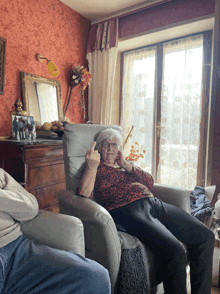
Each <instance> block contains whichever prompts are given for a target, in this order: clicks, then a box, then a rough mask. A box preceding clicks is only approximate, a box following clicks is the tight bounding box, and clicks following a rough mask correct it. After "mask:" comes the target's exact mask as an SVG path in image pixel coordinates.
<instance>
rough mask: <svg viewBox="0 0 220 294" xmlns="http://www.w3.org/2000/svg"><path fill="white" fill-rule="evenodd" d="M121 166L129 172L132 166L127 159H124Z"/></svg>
mask: <svg viewBox="0 0 220 294" xmlns="http://www.w3.org/2000/svg"><path fill="white" fill-rule="evenodd" d="M123 168H124V169H125V170H126V171H127V172H129V173H131V172H132V171H133V167H132V165H131V164H130V163H129V162H128V161H124V164H123Z"/></svg>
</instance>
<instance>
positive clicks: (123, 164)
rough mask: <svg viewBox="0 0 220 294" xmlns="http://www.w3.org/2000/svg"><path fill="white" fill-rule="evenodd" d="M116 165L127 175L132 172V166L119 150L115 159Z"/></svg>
mask: <svg viewBox="0 0 220 294" xmlns="http://www.w3.org/2000/svg"><path fill="white" fill-rule="evenodd" d="M116 163H117V165H118V166H120V167H122V168H124V169H125V170H126V171H128V172H129V173H130V172H132V165H131V164H130V163H129V162H127V161H126V160H125V158H124V154H123V152H122V151H121V150H118V156H117V158H116Z"/></svg>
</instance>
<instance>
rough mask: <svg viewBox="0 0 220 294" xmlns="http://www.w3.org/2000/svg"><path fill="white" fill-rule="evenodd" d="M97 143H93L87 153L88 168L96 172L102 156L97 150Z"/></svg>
mask: <svg viewBox="0 0 220 294" xmlns="http://www.w3.org/2000/svg"><path fill="white" fill-rule="evenodd" d="M95 145H96V142H95V141H93V143H92V145H91V147H90V149H89V150H88V151H87V153H86V156H85V159H86V163H87V168H88V169H92V170H95V169H97V167H98V166H99V163H100V154H99V153H98V151H97V150H95Z"/></svg>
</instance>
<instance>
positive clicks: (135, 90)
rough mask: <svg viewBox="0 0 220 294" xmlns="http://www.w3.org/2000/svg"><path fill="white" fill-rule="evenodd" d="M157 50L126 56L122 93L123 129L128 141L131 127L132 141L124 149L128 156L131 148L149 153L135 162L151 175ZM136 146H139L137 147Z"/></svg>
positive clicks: (127, 54) (132, 52)
mask: <svg viewBox="0 0 220 294" xmlns="http://www.w3.org/2000/svg"><path fill="white" fill-rule="evenodd" d="M155 54H156V47H155V46H152V47H147V48H143V49H139V50H134V51H130V52H127V53H125V54H124V77H123V89H122V91H123V93H122V127H123V129H124V135H125V138H124V139H126V136H127V134H128V133H129V131H130V129H131V128H132V126H134V129H133V132H132V137H131V138H130V140H128V141H127V143H126V145H125V146H124V152H125V156H128V155H129V153H130V149H131V146H134V147H136V149H137V151H138V150H139V152H138V153H142V152H141V151H144V150H145V151H146V153H145V156H144V158H141V157H140V158H139V159H138V161H137V162H136V164H137V165H140V166H141V167H142V168H145V169H146V170H147V171H148V172H151V163H152V143H153V142H152V140H153V119H154V92H155ZM135 143H136V144H135Z"/></svg>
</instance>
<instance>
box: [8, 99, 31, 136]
mask: <svg viewBox="0 0 220 294" xmlns="http://www.w3.org/2000/svg"><path fill="white" fill-rule="evenodd" d="M14 105H15V110H14V111H12V112H11V115H12V139H14V140H31V139H32V140H34V139H36V130H35V124H34V117H33V116H27V111H24V110H23V109H22V102H21V101H20V100H16V102H15V104H14Z"/></svg>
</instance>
